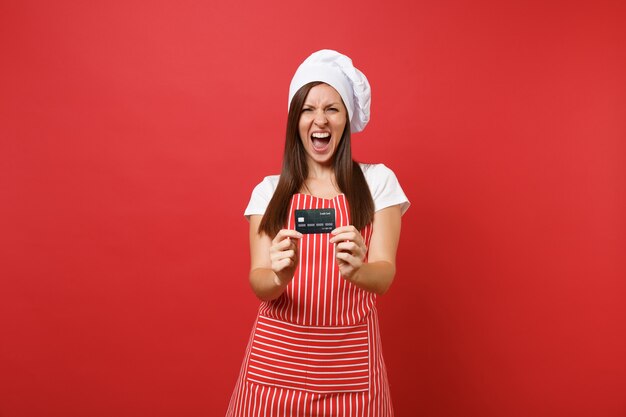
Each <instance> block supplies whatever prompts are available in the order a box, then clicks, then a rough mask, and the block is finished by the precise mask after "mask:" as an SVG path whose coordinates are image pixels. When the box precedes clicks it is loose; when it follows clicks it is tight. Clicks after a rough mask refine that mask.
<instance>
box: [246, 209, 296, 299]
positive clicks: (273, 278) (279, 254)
mask: <svg viewBox="0 0 626 417" xmlns="http://www.w3.org/2000/svg"><path fill="white" fill-rule="evenodd" d="M262 217H263V216H260V215H253V216H250V286H251V287H252V291H253V292H254V294H256V296H257V297H258V298H260V299H261V300H263V301H269V300H274V299H276V298H278V297H280V295H281V294H282V293H283V291H285V288H286V287H287V284H289V282H290V281H291V280H292V279H293V274H294V272H295V269H296V266H297V265H298V243H299V242H300V238H301V237H302V235H301V234H300V233H298V232H296V231H295V230H288V229H283V230H281V231H280V232H278V234H277V235H276V237H275V238H274V239H270V237H269V236H267V235H266V234H264V233H263V234H259V232H258V230H259V224H260V223H261V218H262Z"/></svg>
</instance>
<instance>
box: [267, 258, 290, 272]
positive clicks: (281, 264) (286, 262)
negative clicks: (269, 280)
mask: <svg viewBox="0 0 626 417" xmlns="http://www.w3.org/2000/svg"><path fill="white" fill-rule="evenodd" d="M292 265H293V260H292V259H290V258H287V259H281V260H280V261H276V262H274V263H273V264H272V269H273V270H274V272H280V271H283V270H285V269H287V268H290V267H291V266H292Z"/></svg>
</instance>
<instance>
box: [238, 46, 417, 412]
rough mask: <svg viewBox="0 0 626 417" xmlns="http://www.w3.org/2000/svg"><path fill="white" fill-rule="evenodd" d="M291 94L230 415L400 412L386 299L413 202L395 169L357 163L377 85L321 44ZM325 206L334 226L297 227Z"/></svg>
mask: <svg viewBox="0 0 626 417" xmlns="http://www.w3.org/2000/svg"><path fill="white" fill-rule="evenodd" d="M289 103H290V104H289V115H288V121H287V135H286V136H287V137H286V144H285V151H284V156H283V168H282V172H281V174H280V176H277V175H275V176H269V177H266V178H265V179H264V180H263V181H262V182H261V183H260V184H259V185H257V187H256V188H255V189H254V191H253V193H252V197H251V200H250V204H249V205H248V207H247V209H246V211H245V215H246V216H247V217H248V219H249V221H250V254H251V267H250V284H251V286H252V290H253V291H254V293H255V294H256V295H257V296H258V297H259V298H260V299H261V300H262V303H261V307H260V309H259V313H258V316H257V321H256V323H255V326H254V329H253V332H252V335H251V338H250V343H249V345H248V348H247V350H246V355H245V358H244V363H243V366H242V369H241V373H240V376H239V379H238V381H237V384H236V387H235V391H234V393H233V396H232V398H231V402H230V406H229V408H228V412H227V416H257V415H262V416H292V415H293V416H392V415H393V409H392V405H391V399H390V395H389V386H388V382H387V374H386V370H385V364H384V361H383V357H382V352H381V344H380V334H379V330H378V317H377V312H376V308H375V300H376V294H383V293H385V292H386V291H387V289H388V288H389V286H390V285H391V282H392V280H393V277H394V274H395V257H396V249H397V246H398V240H399V237H400V217H401V215H402V214H403V213H404V212H405V211H406V209H407V208H408V206H409V202H408V200H407V198H406V196H405V195H404V193H403V191H402V188H401V187H400V185H399V184H398V181H397V179H396V177H395V175H394V174H393V172H392V171H391V170H389V169H388V168H387V167H385V166H384V165H382V164H376V165H362V164H358V163H356V162H355V161H353V160H352V154H351V148H350V140H351V133H353V132H359V131H361V130H363V128H364V127H365V125H366V124H367V122H368V121H369V108H370V87H369V83H368V81H367V78H365V76H364V75H363V74H362V73H361V72H360V71H359V70H357V69H356V68H355V67H354V66H353V65H352V61H351V60H350V58H348V57H346V56H345V55H342V54H340V53H338V52H335V51H331V50H322V51H318V52H315V53H314V54H313V55H311V56H310V57H309V58H307V59H306V60H305V61H304V62H303V63H302V64H301V65H300V67H299V68H298V70H297V71H296V74H295V75H294V77H293V79H292V81H291V86H290V89H289ZM311 209H317V210H318V211H317V212H315V211H308V212H302V211H298V214H297V216H296V210H311ZM319 209H322V210H319ZM333 210H334V215H333ZM315 215H319V216H330V217H325V219H330V220H329V221H330V222H329V223H319V224H323V225H329V224H330V225H332V226H329V227H330V228H331V229H332V231H330V233H327V232H326V233H325V232H323V231H321V230H314V233H306V234H303V233H300V232H298V231H296V230H295V229H296V228H298V229H299V228H300V226H302V225H306V224H308V223H307V221H305V220H304V219H305V217H306V216H315ZM324 221H327V220H324ZM333 223H334V224H333ZM320 231H321V232H320Z"/></svg>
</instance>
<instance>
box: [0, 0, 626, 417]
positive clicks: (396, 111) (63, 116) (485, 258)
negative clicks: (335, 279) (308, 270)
mask: <svg viewBox="0 0 626 417" xmlns="http://www.w3.org/2000/svg"><path fill="white" fill-rule="evenodd" d="M281 3H282V4H271V3H267V2H251V4H245V5H244V4H240V3H236V2H226V1H206V2H198V1H182V2H181V1H176V2H175V1H157V2H154V1H138V0H132V1H128V0H126V1H119V2H118V1H113V2H80V1H76V2H72V1H67V0H63V1H57V2H51V1H20V2H2V4H0V48H1V49H0V53H1V55H0V56H1V63H0V274H1V276H0V415H1V416H3V417H18V416H20V417H21V416H29V417H30V416H37V417H38V416H50V417H54V416H62V417H72V416H92V417H97V416H120V417H124V416H144V415H145V416H148V415H149V416H174V415H176V416H220V415H222V414H223V413H224V411H225V409H226V405H227V403H228V400H229V397H230V394H231V390H232V388H233V385H234V383H235V379H236V377H237V373H238V371H239V366H240V364H241V359H242V357H243V353H244V348H245V343H246V341H247V338H248V335H249V331H250V328H251V325H252V322H253V319H254V314H255V311H256V308H257V301H256V299H255V298H254V296H253V295H252V293H251V291H250V290H249V288H248V283H247V268H248V242H247V223H246V221H245V219H244V218H243V216H242V212H243V209H244V207H245V206H246V204H247V201H248V198H249V195H250V192H251V190H252V188H253V186H254V185H255V184H256V183H257V182H259V181H260V180H261V178H262V177H263V176H264V175H267V174H270V173H277V172H278V170H279V167H280V156H281V152H282V143H283V135H284V125H285V122H286V110H287V89H288V83H289V81H290V78H291V76H292V74H293V72H294V70H295V68H296V67H297V65H298V64H299V63H300V62H301V61H302V60H303V59H304V58H305V57H306V56H307V55H308V54H309V53H311V52H313V51H314V50H316V49H320V48H334V49H337V50H339V51H342V52H344V53H346V54H348V55H350V56H351V57H352V58H353V59H354V61H355V62H356V64H357V66H358V67H359V68H360V69H362V70H363V71H364V72H365V74H367V76H368V77H369V79H370V81H371V84H372V86H373V107H372V111H373V118H372V122H371V124H370V126H368V128H367V130H366V131H365V132H364V133H362V134H358V135H356V136H355V139H354V152H355V154H356V157H357V158H358V159H360V160H362V161H370V162H384V163H386V164H387V165H388V166H390V167H391V168H392V169H394V170H395V172H396V174H397V175H398V177H399V179H400V181H401V183H402V185H403V186H404V189H405V191H406V193H407V194H408V196H409V198H410V199H411V201H412V203H413V204H412V207H411V209H410V210H409V211H408V213H407V214H406V216H405V217H404V218H403V220H404V222H403V231H402V239H401V247H400V252H399V256H398V262H399V267H398V274H397V277H396V282H395V283H394V286H393V287H392V289H391V291H390V292H389V293H388V294H387V295H385V296H384V297H383V298H381V299H380V303H379V305H380V315H381V325H382V332H383V338H384V339H383V340H384V348H385V353H386V358H387V364H388V368H389V377H390V381H391V384H392V386H391V390H392V394H393V398H394V403H395V408H396V414H397V415H398V416H422V415H423V416H433V417H437V416H481V417H485V416H505V417H515V416H520V417H521V416H523V417H527V416H535V417H553V416H569V417H572V416H590V417H591V416H593V417H598V416H600V417H622V416H624V415H626V394H625V393H626V259H625V256H624V254H625V253H626V216H625V214H624V213H626V198H625V193H626V161H625V159H626V117H625V114H626V75H625V74H626V46H625V45H626V29H624V21H625V19H626V9H625V6H624V3H623V2H621V1H612V2H610V1H587V2H572V1H562V2H550V1H548V2H546V1H529V2H502V1H496V0H489V1H429V2H424V1H411V0H404V1H397V2H386V3H385V2H374V1H371V2H367V1H365V2H364V1H353V0H348V1H342V2H332V3H329V2H317V3H310V2H309V3H307V2H291V1H283V2H281ZM522 3H526V4H525V5H522Z"/></svg>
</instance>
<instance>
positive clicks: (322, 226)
mask: <svg viewBox="0 0 626 417" xmlns="http://www.w3.org/2000/svg"><path fill="white" fill-rule="evenodd" d="M295 217H296V218H295V220H296V221H295V224H296V230H297V231H298V232H300V233H304V234H310V233H329V232H331V231H332V230H333V229H335V209H334V208H325V209H308V210H296V214H295Z"/></svg>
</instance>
